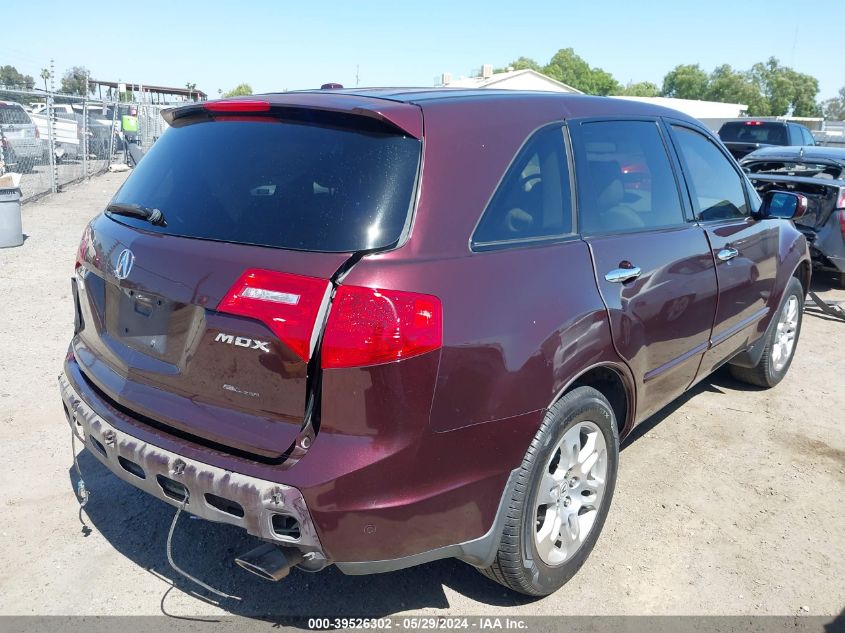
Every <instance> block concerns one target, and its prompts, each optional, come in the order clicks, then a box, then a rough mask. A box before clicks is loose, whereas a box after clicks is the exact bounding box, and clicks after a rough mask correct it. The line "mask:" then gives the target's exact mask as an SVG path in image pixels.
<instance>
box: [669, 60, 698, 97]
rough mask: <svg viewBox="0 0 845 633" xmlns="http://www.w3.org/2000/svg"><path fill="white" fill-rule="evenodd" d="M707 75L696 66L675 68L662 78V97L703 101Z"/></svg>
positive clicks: (684, 65)
mask: <svg viewBox="0 0 845 633" xmlns="http://www.w3.org/2000/svg"><path fill="white" fill-rule="evenodd" d="M707 83H708V77H707V73H706V72H704V71H703V70H702V69H701V66H699V65H698V64H681V65H679V66H675V68H674V69H672V70H670V71H669V73H668V74H667V75H666V76H665V77H664V78H663V96H664V97H674V98H676V99H699V100H700V99H704V98H705V95H706V93H707Z"/></svg>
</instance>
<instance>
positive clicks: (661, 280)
mask: <svg viewBox="0 0 845 633" xmlns="http://www.w3.org/2000/svg"><path fill="white" fill-rule="evenodd" d="M571 129H572V136H573V145H574V148H575V155H576V171H577V178H578V192H579V221H580V229H581V233H582V235H583V238H584V240H585V241H586V242H587V244H589V247H590V250H591V252H592V256H593V260H594V263H595V271H596V279H597V281H598V286H599V290H600V292H601V294H602V297H603V299H604V302H605V304H606V306H607V309H608V313H609V316H610V326H611V331H612V336H613V342H614V345H615V347H616V350H617V352H618V353H619V355H620V356H622V358H623V359H624V360H625V361H626V362H627V363H628V364H629V366H630V367H631V369H632V370H633V372H634V375H635V376H636V379H637V381H638V398H637V400H638V404H637V419H640V420H641V419H643V418H644V417H646V416H648V415H650V414H651V413H653V412H655V411H657V410H658V409H659V408H661V407H662V406H664V405H665V404H666V403H668V402H669V401H671V400H672V399H673V398H675V397H676V396H677V395H678V394H680V393H681V392H682V391H684V390H685V389H686V388H687V387H688V386H689V385H690V384H691V382H692V381H693V379H694V378H695V375H696V373H697V371H698V367H699V362H700V361H701V358H702V355H703V354H704V352H705V350H706V349H707V345H708V341H709V338H710V330H711V327H712V325H713V316H714V314H715V311H716V292H717V287H716V273H715V270H714V264H713V258H712V256H711V254H710V247H709V245H708V243H707V238H706V237H705V235H704V232H703V231H702V230H701V228H700V227H698V226H695V225H693V224H690V223H688V222H687V216H686V214H685V207H684V201H683V199H682V197H681V195H680V193H679V189H678V180H677V178H676V174H675V171H676V169H675V168H673V161H672V159H671V158H670V153H669V152H668V151H667V144H666V139H665V134H664V131H663V129H662V126H661V124H660V122H659V121H657V120H655V119H638V120H604V121H602V120H591V121H584V122H581V123H580V125H573V126H572V128H571Z"/></svg>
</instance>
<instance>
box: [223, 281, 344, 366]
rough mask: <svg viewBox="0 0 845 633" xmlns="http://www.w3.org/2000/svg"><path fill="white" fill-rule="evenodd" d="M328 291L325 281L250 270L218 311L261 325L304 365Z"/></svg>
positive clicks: (237, 283) (309, 352) (229, 293)
mask: <svg viewBox="0 0 845 633" xmlns="http://www.w3.org/2000/svg"><path fill="white" fill-rule="evenodd" d="M328 287H329V282H328V281H326V280H325V279H318V278H316V277H304V276H302V275H292V274H288V273H279V272H275V271H272V270H259V269H250V270H247V271H246V272H245V273H244V274H243V275H241V277H240V279H238V280H237V281H236V282H235V285H233V286H232V288H231V289H230V290H229V292H228V293H227V294H226V296H225V297H224V298H223V300H222V301H221V302H220V305H219V306H218V307H217V310H218V311H219V312H225V313H227V314H236V315H238V316H245V317H250V318H252V319H257V320H258V321H261V322H262V323H264V325H266V326H267V327H268V328H270V330H271V331H272V332H273V334H275V335H276V336H277V337H278V339H279V340H280V341H282V342H283V343H285V344H286V345H287V346H288V347H290V348H291V349H292V350H293V351H294V352H295V353H296V355H297V356H299V357H300V358H301V359H302V360H304V361H307V360H308V359H309V358H310V357H311V339H312V335H313V333H314V323H315V321H316V320H317V314H318V313H319V312H320V306H321V305H322V303H323V301H324V300H326V299H327V290H328Z"/></svg>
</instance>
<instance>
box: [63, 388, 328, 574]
mask: <svg viewBox="0 0 845 633" xmlns="http://www.w3.org/2000/svg"><path fill="white" fill-rule="evenodd" d="M59 389H60V392H61V396H62V400H63V402H64V408H65V415H66V417H67V420H68V423H69V424H70V426H71V429H72V430H73V432H74V433H76V434H77V436H78V437H80V438H81V439H82V440H83V441H84V443H85V447H86V448H87V449H88V450H89V451H90V452H91V454H92V455H94V457H96V458H97V459H98V460H100V462H102V463H103V464H104V465H105V466H106V467H107V468H108V469H109V470H111V471H112V472H113V473H114V474H115V475H117V476H118V477H120V478H121V479H123V480H124V481H126V482H128V483H130V484H132V485H133V486H135V487H136V488H140V489H141V490H143V491H145V492H147V493H149V494H151V495H152V496H154V497H156V498H158V499H161V500H162V501H165V502H167V503H169V504H171V505H173V506H176V507H179V506H181V505H182V503H183V501H184V500H185V496H187V502H186V503H185V511H186V512H188V513H190V514H193V515H195V516H198V517H201V518H203V519H208V520H209V521H216V522H220V523H229V524H231V525H237V526H239V527H242V528H244V529H245V530H246V531H247V532H249V533H250V534H252V535H254V536H257V537H259V538H261V539H264V540H266V541H269V542H272V543H276V544H278V545H280V546H286V547H295V548H297V549H299V550H301V551H302V552H303V553H304V554H305V555H306V556H305V559H306V561H307V567H308V568H320V567H323V566H325V565H326V564H328V562H329V561H327V560H326V557H325V555H324V553H323V549H322V547H321V545H320V540H319V538H318V536H317V532H316V529H315V528H314V524H313V523H312V521H311V517H310V514H309V512H308V508H307V506H306V504H305V500H304V499H303V497H302V494H301V493H300V492H299V490H297V489H296V488H293V487H290V486H285V485H283V484H278V483H274V482H271V481H266V480H263V479H258V478H255V477H249V476H246V475H242V474H239V473H235V472H232V471H228V470H224V469H222V468H217V467H215V466H211V465H209V464H204V463H202V462H199V461H196V460H193V459H189V458H187V457H182V456H180V455H178V454H176V453H173V452H171V451H167V450H164V449H161V448H159V447H156V446H153V445H151V444H149V443H146V442H143V441H141V440H139V439H137V438H135V437H133V436H131V435H128V434H127V433H124V432H122V431H120V430H118V429H117V428H115V427H114V426H112V425H111V424H109V422H108V421H106V420H105V419H103V418H102V417H101V416H100V415H98V414H97V413H96V412H95V411H94V410H93V409H91V407H90V406H88V404H87V403H86V402H85V401H84V400H83V399H82V398H81V397H80V396H79V394H78V393H77V392H76V390H75V389H74V387H73V385H72V384H71V383H70V381H69V380H68V379H67V377H66V376H65V374H61V375H59Z"/></svg>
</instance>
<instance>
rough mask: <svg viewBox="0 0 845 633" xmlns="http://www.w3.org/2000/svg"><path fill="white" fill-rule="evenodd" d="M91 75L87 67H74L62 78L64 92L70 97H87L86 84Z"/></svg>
mask: <svg viewBox="0 0 845 633" xmlns="http://www.w3.org/2000/svg"><path fill="white" fill-rule="evenodd" d="M90 75H91V73H90V72H89V71H88V69H87V68H85V66H74V67H73V68H71V69H70V70H68V71H67V72H66V73H65V76H64V77H62V88H61V90H62V92H63V93H65V94H69V95H80V96H83V97H84V96H87V91H86V90H85V84H86V78H87V77H89V76H90ZM89 89H90V87H89Z"/></svg>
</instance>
